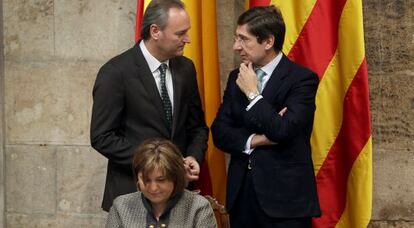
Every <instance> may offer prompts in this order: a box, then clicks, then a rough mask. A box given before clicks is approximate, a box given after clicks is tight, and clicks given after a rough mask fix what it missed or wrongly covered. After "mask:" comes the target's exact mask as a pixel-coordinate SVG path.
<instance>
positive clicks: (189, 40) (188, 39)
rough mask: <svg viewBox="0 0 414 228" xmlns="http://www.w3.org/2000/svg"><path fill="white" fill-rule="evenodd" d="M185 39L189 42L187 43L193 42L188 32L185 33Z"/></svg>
mask: <svg viewBox="0 0 414 228" xmlns="http://www.w3.org/2000/svg"><path fill="white" fill-rule="evenodd" d="M183 41H184V43H187V44H189V43H191V39H190V36H189V35H188V34H185V36H184V39H183Z"/></svg>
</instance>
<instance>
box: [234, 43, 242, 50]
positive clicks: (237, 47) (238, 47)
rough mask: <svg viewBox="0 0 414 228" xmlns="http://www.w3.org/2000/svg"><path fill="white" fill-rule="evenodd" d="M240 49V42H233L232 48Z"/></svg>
mask: <svg viewBox="0 0 414 228" xmlns="http://www.w3.org/2000/svg"><path fill="white" fill-rule="evenodd" d="M241 49H242V46H241V44H240V42H234V43H233V50H235V51H240V50H241Z"/></svg>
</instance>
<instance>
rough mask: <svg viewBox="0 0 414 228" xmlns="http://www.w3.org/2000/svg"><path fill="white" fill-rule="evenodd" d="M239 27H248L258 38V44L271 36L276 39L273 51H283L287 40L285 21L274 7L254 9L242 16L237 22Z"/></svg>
mask: <svg viewBox="0 0 414 228" xmlns="http://www.w3.org/2000/svg"><path fill="white" fill-rule="evenodd" d="M237 24H238V25H239V26H242V25H247V31H248V32H249V33H251V34H253V35H254V36H256V37H257V42H259V43H262V41H263V40H264V39H266V38H269V36H271V35H272V36H274V37H275V43H274V45H273V49H274V50H275V51H281V50H282V47H283V42H284V40H285V31H286V28H285V22H284V21H283V17H282V14H281V13H280V10H279V9H278V8H276V7H275V6H274V5H271V6H260V7H254V8H251V9H249V10H247V11H246V12H244V13H243V14H242V15H240V17H239V19H238V20H237Z"/></svg>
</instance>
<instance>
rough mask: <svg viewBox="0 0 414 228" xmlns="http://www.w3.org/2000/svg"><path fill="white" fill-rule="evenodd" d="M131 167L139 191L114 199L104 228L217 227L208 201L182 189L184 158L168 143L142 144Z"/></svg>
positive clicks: (151, 141)
mask: <svg viewBox="0 0 414 228" xmlns="http://www.w3.org/2000/svg"><path fill="white" fill-rule="evenodd" d="M132 166H133V171H134V176H135V182H136V184H137V188H138V190H139V191H137V192H135V193H131V194H127V195H122V196H119V197H117V198H116V199H115V200H114V203H113V205H112V207H111V209H110V211H109V214H108V220H107V224H106V227H107V228H113V227H125V228H127V227H149V228H158V227H180V228H184V227H191V228H193V227H203V228H204V227H207V228H208V227H217V225H216V220H215V217H214V213H213V209H212V208H211V206H210V204H209V202H208V201H207V199H205V198H204V197H203V196H200V195H198V194H197V193H193V192H190V191H188V190H185V186H186V184H187V183H186V177H185V172H186V171H185V167H184V161H183V157H182V156H181V153H180V151H179V150H178V148H177V147H176V146H175V145H174V144H172V143H171V142H170V141H168V140H162V139H152V140H147V141H145V142H144V143H142V144H141V145H140V146H139V147H138V149H137V150H136V152H135V155H134V158H133V164H132Z"/></svg>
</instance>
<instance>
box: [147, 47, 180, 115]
mask: <svg viewBox="0 0 414 228" xmlns="http://www.w3.org/2000/svg"><path fill="white" fill-rule="evenodd" d="M139 48H141V51H142V54H143V55H144V58H145V60H146V61H147V63H148V66H149V68H150V71H151V72H152V76H153V77H154V80H155V83H156V84H157V88H158V92H159V93H160V96H161V76H160V75H161V72H160V70H159V67H160V65H161V64H162V62H160V61H158V59H156V58H155V57H154V56H153V55H151V53H150V52H149V51H148V49H147V47H146V46H145V43H144V41H143V40H141V42H140V43H139ZM163 63H165V64H167V66H168V68H167V72H166V74H165V86H166V87H167V91H168V97H169V98H170V101H171V108H173V109H172V110H174V99H173V97H174V90H173V83H172V75H171V70H170V65H169V60H167V61H165V62H163Z"/></svg>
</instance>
